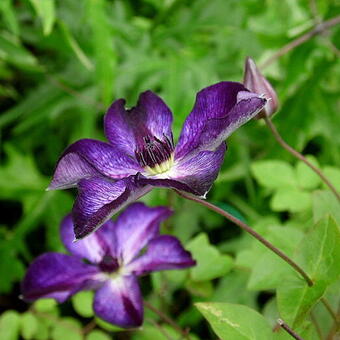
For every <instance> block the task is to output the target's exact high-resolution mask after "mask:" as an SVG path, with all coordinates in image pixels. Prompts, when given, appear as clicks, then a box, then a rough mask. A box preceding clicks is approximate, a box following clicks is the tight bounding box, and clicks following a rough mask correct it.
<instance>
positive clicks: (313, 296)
mask: <svg viewBox="0 0 340 340" xmlns="http://www.w3.org/2000/svg"><path fill="white" fill-rule="evenodd" d="M297 259H298V263H299V264H300V265H301V266H302V268H303V269H304V270H305V271H306V272H307V274H308V275H309V276H310V278H311V279H312V280H313V282H314V285H313V286H312V287H309V286H308V285H307V283H306V282H305V281H304V280H302V278H300V277H298V276H297V274H292V275H289V276H288V275H287V277H286V278H285V280H284V281H283V282H282V284H281V285H280V286H279V287H278V290H277V300H278V306H279V311H280V314H281V316H282V317H283V319H284V320H285V321H286V322H287V323H288V324H289V325H291V326H292V327H293V328H294V327H297V326H299V325H301V323H302V322H303V320H304V318H305V316H306V315H307V313H308V312H309V310H310V309H311V308H312V307H313V306H314V305H315V304H316V303H317V302H318V301H319V299H320V298H321V297H322V295H323V294H324V292H325V290H326V288H327V287H328V286H329V285H330V284H331V283H332V282H333V281H334V280H336V279H337V278H338V276H339V275H340V267H339V263H340V231H339V228H338V226H337V225H336V223H335V221H334V219H333V218H331V217H326V218H324V219H323V220H321V221H320V222H319V223H317V224H316V225H315V226H314V228H313V229H312V231H311V232H309V233H308V234H307V235H306V237H305V238H304V239H303V240H302V242H301V246H300V249H299V253H298V255H297Z"/></svg>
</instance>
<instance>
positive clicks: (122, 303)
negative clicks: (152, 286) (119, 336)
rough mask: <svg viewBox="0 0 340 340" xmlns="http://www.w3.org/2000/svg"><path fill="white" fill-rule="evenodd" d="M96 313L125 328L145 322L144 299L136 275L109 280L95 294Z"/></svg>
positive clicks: (94, 306)
mask: <svg viewBox="0 0 340 340" xmlns="http://www.w3.org/2000/svg"><path fill="white" fill-rule="evenodd" d="M93 309H94V311H95V313H96V314H97V315H98V316H99V317H100V318H102V319H103V320H105V321H107V322H110V323H112V324H114V325H117V326H119V327H123V328H131V327H133V328H134V327H138V326H140V325H141V324H142V322H143V301H142V296H141V292H140V289H139V285H138V281H137V278H136V277H135V276H134V275H129V276H121V277H118V278H116V279H112V280H108V281H107V282H106V283H105V285H104V286H103V287H101V288H100V289H99V290H98V291H97V292H96V294H95V297H94V301H93Z"/></svg>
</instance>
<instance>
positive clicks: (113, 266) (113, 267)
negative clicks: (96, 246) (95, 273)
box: [98, 255, 119, 273]
mask: <svg viewBox="0 0 340 340" xmlns="http://www.w3.org/2000/svg"><path fill="white" fill-rule="evenodd" d="M98 266H99V268H100V270H101V271H103V272H107V273H113V272H115V271H117V269H118V268H119V264H118V261H117V259H116V258H114V257H112V256H111V255H105V256H104V257H103V259H102V260H101V261H100V262H99V264H98Z"/></svg>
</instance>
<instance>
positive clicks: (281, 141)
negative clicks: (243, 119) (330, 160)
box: [264, 116, 340, 202]
mask: <svg viewBox="0 0 340 340" xmlns="http://www.w3.org/2000/svg"><path fill="white" fill-rule="evenodd" d="M264 120H265V122H266V124H267V126H268V127H269V129H270V131H271V133H272V134H273V136H274V137H275V139H276V141H277V142H278V143H279V144H280V145H281V146H282V147H283V148H284V149H285V150H287V151H288V152H289V153H291V154H292V155H293V156H294V157H296V158H297V159H299V160H301V161H302V162H304V163H305V164H306V165H307V166H308V167H309V168H311V169H312V170H313V171H314V172H315V173H316V174H317V175H318V176H319V177H320V178H321V180H322V181H323V182H324V183H325V184H326V185H327V186H328V187H329V189H330V190H331V191H332V192H333V194H334V195H335V197H336V198H337V200H338V201H339V202H340V194H339V193H338V191H337V190H336V188H335V187H334V185H333V184H332V183H331V182H330V181H329V179H328V178H327V177H326V176H325V175H324V174H323V173H322V171H321V170H320V169H318V168H317V167H316V166H315V165H313V164H312V163H311V162H310V161H309V160H308V159H307V158H306V157H305V156H303V155H302V154H301V153H299V152H298V151H296V150H295V149H294V148H292V147H291V146H290V145H289V144H287V143H286V142H285V141H284V139H283V138H282V137H281V135H280V134H279V132H278V131H277V129H276V127H275V125H274V124H273V122H272V121H271V120H270V118H269V117H267V116H265V117H264Z"/></svg>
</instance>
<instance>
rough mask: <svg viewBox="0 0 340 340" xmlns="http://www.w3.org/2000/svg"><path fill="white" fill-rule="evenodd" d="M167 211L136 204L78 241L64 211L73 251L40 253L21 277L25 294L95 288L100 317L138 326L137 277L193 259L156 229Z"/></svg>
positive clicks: (64, 230) (65, 236) (30, 297)
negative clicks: (66, 252)
mask: <svg viewBox="0 0 340 340" xmlns="http://www.w3.org/2000/svg"><path fill="white" fill-rule="evenodd" d="M170 215H171V211H170V210H169V209H167V208H165V207H156V208H149V207H147V206H145V205H144V204H142V203H135V204H132V205H131V206H129V207H128V208H127V209H126V210H125V211H124V212H123V213H122V214H121V215H120V216H119V217H118V218H117V220H116V221H114V222H113V221H108V222H106V223H105V224H104V225H103V227H102V228H101V229H100V230H98V231H97V232H95V233H93V234H91V235H89V236H88V237H86V238H85V239H84V240H80V241H78V242H73V239H74V234H73V223H72V220H71V218H70V216H67V217H66V218H65V219H64V221H63V222H62V224H61V238H62V241H63V243H64V245H65V247H66V249H67V250H68V251H69V252H70V253H71V255H66V254H60V253H46V254H44V255H41V256H39V257H38V258H37V259H36V260H35V261H34V262H33V263H32V264H31V265H30V267H29V268H28V271H27V273H26V276H25V278H24V280H23V282H22V295H23V298H24V299H25V300H26V301H34V300H36V299H40V298H54V299H55V300H57V301H58V302H64V301H65V300H67V299H68V298H69V297H71V296H72V295H73V294H75V293H77V292H79V291H81V290H88V289H93V290H95V291H96V293H95V297H94V301H93V309H94V312H95V313H96V314H97V315H98V316H99V317H101V318H102V319H104V320H106V321H108V322H110V323H112V324H115V325H117V326H120V327H124V328H129V327H138V326H140V325H141V324H142V322H143V300H142V295H141V292H140V289H139V285H138V280H137V277H138V276H140V275H144V274H148V273H150V272H154V271H159V270H165V269H183V268H188V267H191V266H194V265H195V263H196V262H195V261H194V260H193V259H192V257H191V254H190V253H189V252H187V251H186V250H185V249H184V248H183V247H182V245H181V243H180V242H179V240H178V239H177V238H176V237H173V236H170V235H160V234H159V226H160V223H161V222H162V221H164V220H165V219H166V218H167V217H169V216H170ZM145 247H146V251H145V252H144V253H142V254H141V251H142V250H143V249H144V248H145ZM83 259H85V260H87V263H85V262H84V261H83Z"/></svg>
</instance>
